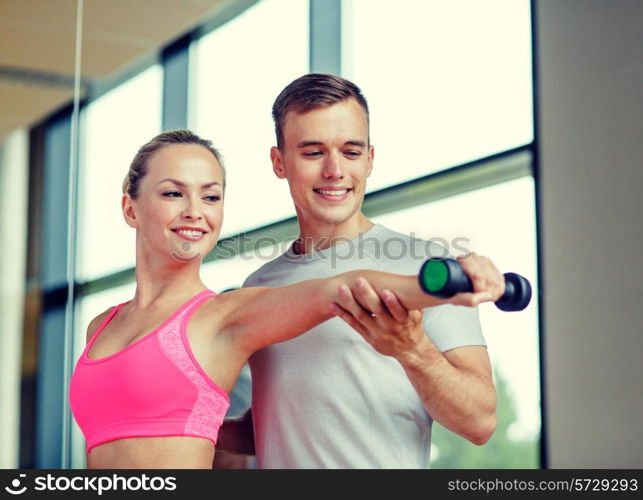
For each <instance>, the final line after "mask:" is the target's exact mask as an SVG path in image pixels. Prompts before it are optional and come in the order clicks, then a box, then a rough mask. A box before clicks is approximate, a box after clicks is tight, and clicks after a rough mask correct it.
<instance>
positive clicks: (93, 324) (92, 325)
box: [87, 306, 116, 342]
mask: <svg viewBox="0 0 643 500" xmlns="http://www.w3.org/2000/svg"><path fill="white" fill-rule="evenodd" d="M114 307H116V306H112V307H108V308H107V309H106V310H105V311H104V312H102V313H100V314H99V315H98V316H96V317H95V318H94V319H93V320H91V321H90V322H89V325H88V326H87V342H89V339H90V338H91V337H92V335H93V334H94V333H95V332H96V330H98V327H99V326H100V325H101V323H102V322H103V321H105V319H106V318H107V316H109V314H110V313H111V312H112V311H113V310H114Z"/></svg>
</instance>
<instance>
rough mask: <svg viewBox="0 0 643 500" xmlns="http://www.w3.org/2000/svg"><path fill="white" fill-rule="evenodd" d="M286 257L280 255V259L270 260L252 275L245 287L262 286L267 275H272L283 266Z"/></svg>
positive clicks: (246, 281) (244, 284)
mask: <svg viewBox="0 0 643 500" xmlns="http://www.w3.org/2000/svg"><path fill="white" fill-rule="evenodd" d="M283 262H284V256H283V255H280V256H279V257H277V258H275V259H273V260H270V261H268V262H266V263H265V264H263V265H262V266H261V267H260V268H259V269H257V270H256V271H254V272H253V273H251V274H250V275H249V276H248V277H247V278H246V280H245V281H244V282H243V286H244V287H248V286H262V282H263V278H264V276H265V275H266V274H270V273H271V272H272V271H274V270H275V269H277V268H279V267H280V266H282V265H283Z"/></svg>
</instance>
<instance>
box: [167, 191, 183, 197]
mask: <svg viewBox="0 0 643 500" xmlns="http://www.w3.org/2000/svg"><path fill="white" fill-rule="evenodd" d="M163 196H166V197H167V198H178V197H179V196H181V193H180V192H179V191H165V192H164V193H163Z"/></svg>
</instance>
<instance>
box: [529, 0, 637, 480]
mask: <svg viewBox="0 0 643 500" xmlns="http://www.w3.org/2000/svg"><path fill="white" fill-rule="evenodd" d="M536 7H537V20H536V21H537V32H536V34H537V39H538V50H539V53H540V55H539V59H538V61H539V74H540V86H539V100H540V127H539V132H540V139H541V143H540V146H541V147H540V152H541V158H540V175H541V177H540V193H541V196H542V197H541V214H542V220H541V222H542V250H543V261H544V275H543V278H544V279H543V285H544V287H545V291H546V294H545V297H544V300H543V301H542V302H541V304H542V307H543V310H544V324H543V326H544V330H543V335H544V342H545V344H544V347H545V349H544V356H545V357H544V360H545V403H546V415H545V417H546V425H547V429H548V437H547V441H546V444H547V447H548V450H549V465H550V467H552V468H625V467H629V468H641V467H643V430H642V424H643V328H642V326H641V324H642V319H643V318H642V314H641V311H642V310H643V306H642V304H641V299H642V298H643V287H642V285H641V283H642V281H643V273H642V272H641V271H642V268H643V255H642V251H641V249H642V248H643V236H642V229H641V228H642V226H643V224H642V222H643V217H642V212H643V211H642V210H641V199H642V195H641V189H642V188H643V2H641V1H640V0H565V1H561V0H539V1H537V3H536Z"/></svg>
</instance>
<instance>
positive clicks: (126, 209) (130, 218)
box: [121, 194, 138, 228]
mask: <svg viewBox="0 0 643 500" xmlns="http://www.w3.org/2000/svg"><path fill="white" fill-rule="evenodd" d="M121 209H122V210H123V218H124V219H125V222H126V223H127V225H128V226H129V227H133V228H137V227H138V219H137V217H136V206H135V203H134V200H132V198H131V197H130V195H129V194H124V195H123V197H122V198H121Z"/></svg>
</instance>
